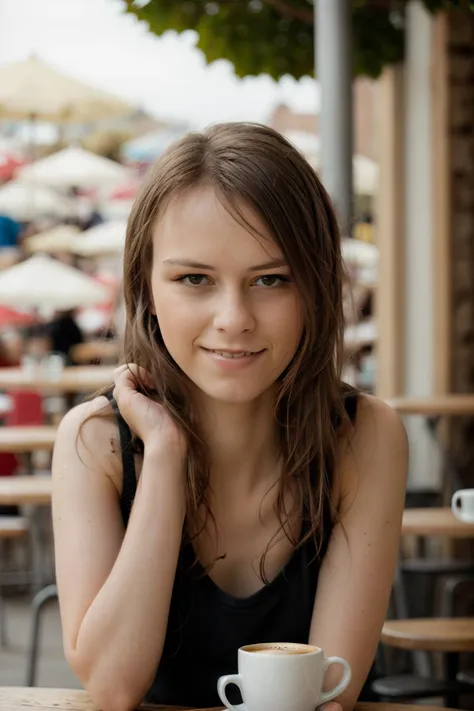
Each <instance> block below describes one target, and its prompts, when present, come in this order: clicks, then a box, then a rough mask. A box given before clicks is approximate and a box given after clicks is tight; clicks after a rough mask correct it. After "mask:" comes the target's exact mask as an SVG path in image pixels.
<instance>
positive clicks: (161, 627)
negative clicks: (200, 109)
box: [53, 398, 185, 711]
mask: <svg viewBox="0 0 474 711" xmlns="http://www.w3.org/2000/svg"><path fill="white" fill-rule="evenodd" d="M104 404H105V399H104V398H99V399H98V400H96V401H94V402H92V403H87V404H85V405H81V406H79V407H77V408H75V409H74V410H72V411H71V412H69V413H68V414H67V415H66V417H65V418H64V420H63V421H62V422H61V425H60V428H59V432H58V436H57V441H56V446H55V451H54V460H53V523H54V536H55V553H56V572H57V580H58V587H59V600H60V609H61V619H62V625H63V639H64V648H65V653H66V657H67V659H68V662H69V664H70V666H71V667H72V669H73V670H74V672H75V673H76V675H77V676H78V677H79V679H80V680H81V681H82V683H83V684H84V686H85V688H86V689H87V691H88V692H89V693H90V695H91V696H92V698H93V699H94V701H95V702H96V703H97V704H98V705H99V707H100V708H102V709H104V711H129V710H131V709H134V708H136V706H137V705H138V704H139V703H140V702H141V701H142V699H143V696H144V695H145V693H146V692H147V690H148V688H149V686H150V684H151V682H152V680H153V677H154V674H155V672H156V668H157V666H158V664H159V661H160V656H161V652H162V648H163V642H164V638H165V632H166V626H167V620H168V611H169V605H170V599H171V592H172V587H173V582H174V576H175V570H176V564H177V559H178V554H179V548H180V544H181V534H182V527H183V521H184V515H185V503H184V493H183V488H182V483H181V482H182V479H181V476H180V473H179V471H176V469H177V468H179V465H177V463H176V462H175V460H174V459H173V458H172V457H164V456H163V452H162V450H161V449H160V448H159V447H156V448H150V447H148V448H145V454H144V460H143V467H142V471H141V475H140V479H139V483H138V488H137V494H136V498H135V502H134V505H133V508H132V513H131V516H130V520H129V523H128V527H127V531H126V533H125V531H124V527H123V523H122V519H121V514H120V507H119V495H118V491H117V488H120V487H121V478H122V475H121V462H120V449H119V447H118V452H117V453H115V454H114V452H113V450H114V449H115V447H114V444H113V442H114V441H117V440H118V434H117V428H116V425H115V423H113V422H112V421H111V418H106V417H103V416H96V415H94V413H95V412H96V411H97V410H98V409H100V408H103V406H104ZM91 414H92V415H94V416H93V417H92V419H89V420H87V418H88V416H89V415H91ZM117 484H118V486H117Z"/></svg>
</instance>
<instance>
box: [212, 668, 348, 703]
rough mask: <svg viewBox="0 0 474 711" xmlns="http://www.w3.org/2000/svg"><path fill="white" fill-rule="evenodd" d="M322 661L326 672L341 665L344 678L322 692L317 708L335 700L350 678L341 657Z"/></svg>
mask: <svg viewBox="0 0 474 711" xmlns="http://www.w3.org/2000/svg"><path fill="white" fill-rule="evenodd" d="M324 661H325V663H326V671H327V670H328V668H329V667H330V666H331V664H342V666H343V667H344V676H343V677H342V679H341V681H340V682H339V684H337V686H335V687H334V689H331V691H323V693H322V694H321V696H320V699H319V701H318V706H320V705H322V704H325V703H326V701H332V700H333V699H335V698H336V696H339V695H340V694H342V692H343V691H345V690H346V689H347V687H348V686H349V682H350V680H351V677H352V672H351V667H350V664H349V662H346V660H345V659H343V658H342V657H328V658H327V659H325V660H324ZM326 671H325V673H326ZM221 698H222V697H221Z"/></svg>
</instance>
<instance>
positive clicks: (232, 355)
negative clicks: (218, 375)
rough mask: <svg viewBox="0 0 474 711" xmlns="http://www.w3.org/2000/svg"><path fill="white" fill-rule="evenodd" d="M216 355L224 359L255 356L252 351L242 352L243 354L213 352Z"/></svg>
mask: <svg viewBox="0 0 474 711" xmlns="http://www.w3.org/2000/svg"><path fill="white" fill-rule="evenodd" d="M212 352H213V353H215V354H216V355H220V356H222V357H223V358H243V357H244V356H250V355H253V353H252V352H251V351H245V352H244V351H242V352H241V353H225V352H223V351H212Z"/></svg>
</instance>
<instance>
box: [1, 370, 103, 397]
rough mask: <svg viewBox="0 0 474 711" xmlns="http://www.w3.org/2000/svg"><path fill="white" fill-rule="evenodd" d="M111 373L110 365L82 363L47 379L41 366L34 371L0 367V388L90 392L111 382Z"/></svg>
mask: <svg viewBox="0 0 474 711" xmlns="http://www.w3.org/2000/svg"><path fill="white" fill-rule="evenodd" d="M113 373H114V368H113V367H112V366H106V365H84V366H76V367H67V368H64V370H63V372H62V373H61V374H60V375H59V377H57V378H55V379H49V378H48V377H47V374H46V373H45V372H44V371H43V370H42V369H41V368H38V370H37V371H36V372H35V373H30V372H29V371H27V370H25V369H23V368H0V390H41V391H47V392H51V393H56V394H58V393H81V392H84V393H92V392H94V391H95V390H100V389H101V388H103V387H106V386H107V385H110V384H112V382H113Z"/></svg>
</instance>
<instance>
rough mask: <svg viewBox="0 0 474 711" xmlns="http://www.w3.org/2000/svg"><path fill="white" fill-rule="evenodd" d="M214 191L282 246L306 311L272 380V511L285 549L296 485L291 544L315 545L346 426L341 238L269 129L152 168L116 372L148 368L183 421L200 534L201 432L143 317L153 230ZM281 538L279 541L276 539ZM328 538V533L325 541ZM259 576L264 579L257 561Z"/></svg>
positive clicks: (192, 521)
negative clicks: (189, 194)
mask: <svg viewBox="0 0 474 711" xmlns="http://www.w3.org/2000/svg"><path fill="white" fill-rule="evenodd" d="M203 185H206V186H212V188H213V189H214V190H215V193H216V195H217V197H218V199H219V200H220V201H221V202H222V204H223V205H224V206H225V208H226V209H227V210H228V211H229V212H230V213H231V214H232V215H233V216H234V217H235V219H237V220H240V221H241V223H243V224H245V226H246V227H247V229H249V230H250V231H253V232H254V233H255V229H254V227H252V226H251V225H249V224H247V222H246V221H245V219H244V217H243V215H242V211H241V210H239V204H240V205H242V203H243V204H245V205H247V206H248V207H250V208H251V209H252V210H253V211H254V212H255V213H256V214H258V216H259V217H260V218H261V220H262V221H263V223H264V225H265V226H266V228H267V229H268V231H269V232H270V234H272V235H273V237H274V239H275V241H276V242H277V244H278V245H279V247H280V248H281V250H282V252H283V254H284V256H285V258H286V260H287V262H288V264H289V266H290V269H291V272H292V275H293V279H294V281H295V283H296V284H297V286H298V288H299V291H300V294H301V298H302V301H303V304H304V316H305V322H304V333H303V338H302V341H301V344H300V346H299V348H298V351H297V353H296V355H295V356H294V358H293V361H292V362H291V363H290V365H289V367H288V368H287V369H286V371H285V373H283V374H282V376H281V378H280V379H279V386H280V387H279V394H278V399H277V403H276V408H275V417H276V419H277V422H278V424H279V427H280V435H281V449H282V454H283V456H284V461H285V464H286V466H285V467H284V475H283V476H282V479H281V481H280V486H279V491H278V496H277V501H276V511H277V514H278V517H279V520H280V523H281V532H283V533H284V534H285V535H287V536H288V537H289V538H290V540H292V538H291V533H290V531H289V526H288V522H289V518H290V515H291V513H292V512H289V511H286V510H285V505H284V501H285V499H284V492H285V487H286V485H287V484H288V482H290V480H291V481H294V482H296V490H297V492H298V495H299V496H298V498H297V501H296V503H295V506H300V507H302V510H303V511H305V512H306V515H307V519H308V523H309V525H308V526H307V527H306V528H305V530H306V535H305V536H304V537H303V538H302V539H301V540H294V541H293V540H292V542H293V543H294V545H295V546H297V545H298V544H301V543H302V542H303V541H304V540H306V539H307V538H308V537H310V536H314V538H315V540H316V542H317V545H318V547H320V546H321V543H322V541H323V539H324V535H323V525H324V524H326V525H327V519H326V518H325V512H327V510H328V508H327V507H328V505H329V504H330V481H329V477H328V472H331V471H333V470H334V467H335V457H336V445H337V423H338V422H339V423H340V422H341V421H342V420H343V419H344V407H343V388H342V384H341V357H342V339H343V305H342V282H343V266H342V260H341V247H340V236H339V230H338V225H337V220H336V216H335V214H334V210H333V207H332V205H331V201H330V199H329V197H328V195H327V193H326V191H325V189H324V188H323V186H322V185H321V182H320V181H319V179H318V176H317V175H316V172H315V171H314V169H313V168H312V167H311V166H310V164H309V163H308V162H307V161H306V159H305V158H304V157H303V156H302V155H301V154H300V153H299V152H298V151H297V150H296V148H294V146H292V145H291V143H290V142H289V141H287V140H286V139H285V138H284V137H283V136H281V135H280V134H279V133H277V132H276V131H274V130H272V129H270V128H268V127H266V126H262V125H258V124H248V123H227V124H218V125H214V126H211V127H210V128H208V129H207V130H206V131H204V132H202V133H190V134H188V135H186V136H185V137H183V138H182V139H181V140H179V141H178V142H177V143H175V144H174V145H172V146H171V147H170V148H169V149H168V150H167V151H166V152H165V153H164V154H163V155H162V157H161V158H160V159H159V160H158V162H157V163H156V165H155V167H154V169H153V170H152V171H151V173H150V175H149V176H148V178H147V180H146V182H145V184H144V185H143V186H142V189H141V191H140V193H139V195H138V197H137V199H136V201H135V204H134V206H133V208H132V211H131V214H130V218H129V222H128V228H127V237H126V244H125V255H124V296H125V309H126V325H125V337H124V352H123V362H125V363H137V364H138V365H140V366H142V367H143V368H145V369H146V370H147V371H148V372H149V373H150V374H151V378H152V382H153V383H156V390H154V391H150V390H149V388H147V387H146V385H145V383H138V384H137V385H138V387H139V388H140V389H141V391H142V392H144V393H145V394H147V395H148V396H149V397H152V398H155V399H157V400H158V401H160V402H161V403H163V404H164V405H165V406H166V407H167V408H168V409H169V411H170V413H171V415H172V416H173V417H174V418H175V419H176V420H177V421H178V422H179V423H180V425H181V427H182V428H183V430H184V432H185V433H186V436H187V440H188V462H187V466H188V469H187V481H188V487H187V515H188V518H187V526H188V531H189V530H192V531H196V530H202V527H203V526H204V524H205V519H203V518H202V515H201V514H200V512H202V511H203V510H204V511H205V512H206V515H207V514H211V516H212V512H211V511H210V509H209V506H208V503H207V493H208V483H209V470H210V462H209V457H208V453H207V448H206V445H205V442H203V441H202V439H201V437H200V435H199V423H198V422H195V421H194V419H193V413H192V411H191V406H190V404H189V403H190V399H189V398H187V397H186V391H187V382H186V377H185V376H184V374H183V373H182V372H181V370H180V369H179V367H178V366H177V365H176V363H175V362H174V361H173V359H172V358H171V356H170V354H169V353H168V351H167V349H166V347H165V345H164V343H163V340H162V338H161V334H160V330H159V325H158V323H157V320H156V317H155V316H154V315H153V314H152V310H151V303H152V297H151V284H150V275H151V265H152V229H153V226H154V224H155V222H156V220H157V218H158V216H159V215H161V214H162V213H163V211H164V210H165V209H166V206H167V205H168V204H169V202H170V201H171V200H174V199H175V198H177V197H179V196H180V195H182V194H183V193H185V192H186V191H187V190H190V189H192V188H195V187H197V186H203ZM281 532H280V533H281ZM326 533H327V532H326ZM260 570H261V575H262V578H263V579H264V580H265V576H264V558H263V559H262V562H261V566H260Z"/></svg>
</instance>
